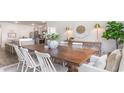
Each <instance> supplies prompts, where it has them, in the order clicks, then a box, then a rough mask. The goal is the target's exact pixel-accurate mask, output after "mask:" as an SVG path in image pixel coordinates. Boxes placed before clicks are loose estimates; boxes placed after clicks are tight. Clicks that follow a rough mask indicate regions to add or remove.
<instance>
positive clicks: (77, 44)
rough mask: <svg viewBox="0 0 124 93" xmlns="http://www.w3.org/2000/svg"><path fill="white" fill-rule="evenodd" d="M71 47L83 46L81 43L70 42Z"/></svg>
mask: <svg viewBox="0 0 124 93" xmlns="http://www.w3.org/2000/svg"><path fill="white" fill-rule="evenodd" d="M72 47H74V48H83V43H75V42H74V43H72Z"/></svg>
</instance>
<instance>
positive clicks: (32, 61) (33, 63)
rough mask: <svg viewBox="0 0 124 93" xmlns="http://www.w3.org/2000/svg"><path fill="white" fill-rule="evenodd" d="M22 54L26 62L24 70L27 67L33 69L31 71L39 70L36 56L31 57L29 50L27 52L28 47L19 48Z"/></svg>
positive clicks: (26, 70)
mask: <svg viewBox="0 0 124 93" xmlns="http://www.w3.org/2000/svg"><path fill="white" fill-rule="evenodd" d="M20 49H21V51H22V53H23V55H24V59H25V62H26V69H25V72H28V70H29V69H33V72H36V71H40V64H39V62H38V61H37V59H36V58H33V57H32V56H31V55H30V54H29V52H28V49H25V48H22V47H21V48H20Z"/></svg>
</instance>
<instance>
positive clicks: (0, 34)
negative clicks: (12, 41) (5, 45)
mask: <svg viewBox="0 0 124 93" xmlns="http://www.w3.org/2000/svg"><path fill="white" fill-rule="evenodd" d="M1 44H2V30H1V25H0V47H1Z"/></svg>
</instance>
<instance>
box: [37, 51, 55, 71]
mask: <svg viewBox="0 0 124 93" xmlns="http://www.w3.org/2000/svg"><path fill="white" fill-rule="evenodd" d="M35 54H36V56H37V59H38V61H39V63H40V65H41V70H42V71H43V72H56V69H55V67H54V65H53V63H52V61H51V57H50V55H49V54H48V53H40V52H37V51H35Z"/></svg>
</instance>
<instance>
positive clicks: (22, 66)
mask: <svg viewBox="0 0 124 93" xmlns="http://www.w3.org/2000/svg"><path fill="white" fill-rule="evenodd" d="M13 47H14V49H15V52H16V54H17V56H18V61H19V62H18V65H17V71H18V70H19V67H21V72H23V71H24V66H25V59H24V56H23V54H22V52H21V51H20V49H19V47H18V46H17V45H13Z"/></svg>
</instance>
